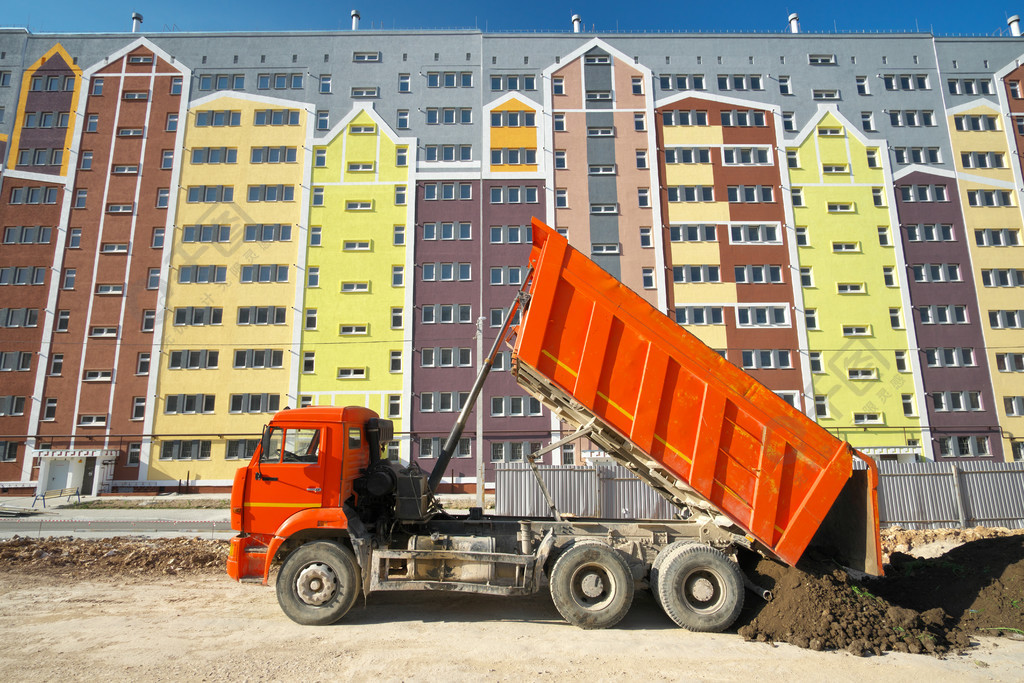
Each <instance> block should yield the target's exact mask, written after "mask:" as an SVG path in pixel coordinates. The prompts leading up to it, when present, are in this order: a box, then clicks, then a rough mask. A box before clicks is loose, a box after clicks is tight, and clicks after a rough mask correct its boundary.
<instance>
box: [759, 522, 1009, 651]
mask: <svg viewBox="0 0 1024 683" xmlns="http://www.w3.org/2000/svg"><path fill="white" fill-rule="evenodd" d="M937 543H941V544H948V545H950V546H957V547H953V548H952V549H951V550H949V551H948V552H946V553H944V554H941V555H939V556H938V557H934V558H932V557H925V558H916V557H912V556H910V555H909V554H907V552H901V551H899V550H897V548H902V549H904V550H905V551H908V552H913V551H914V550H915V549H921V548H925V549H931V548H934V547H935V545H936V544H937ZM958 544H959V545H958ZM883 546H884V547H885V549H886V550H888V551H889V553H890V555H889V565H888V566H887V567H886V576H885V578H882V579H870V578H868V579H864V580H859V581H858V580H854V579H852V578H851V577H850V576H849V575H847V574H846V573H845V572H843V571H840V570H833V569H830V568H824V567H821V566H814V565H811V564H807V565H801V568H800V569H793V568H790V567H786V566H784V565H781V564H779V563H777V562H774V561H771V560H766V559H752V558H747V559H746V562H745V564H744V569H745V570H746V571H747V573H748V575H749V576H750V577H751V578H752V579H753V580H754V582H755V583H758V584H759V585H762V586H764V587H766V588H769V589H770V590H772V591H773V593H774V599H773V600H772V601H771V602H769V603H767V604H763V603H761V604H760V605H759V606H755V607H754V608H753V609H752V612H753V613H752V614H749V615H748V616H747V620H746V623H745V624H744V625H743V626H742V627H741V628H740V631H739V632H740V635H742V636H743V637H745V638H747V639H748V640H754V639H757V640H767V641H785V642H789V643H792V644H794V645H798V646H800V647H810V648H813V649H816V650H818V649H847V650H849V651H851V652H854V653H856V654H869V653H875V654H878V653H881V652H885V651H888V650H896V651H901V652H913V653H927V654H936V655H942V654H945V653H947V652H955V651H959V650H962V649H964V648H966V647H968V646H969V645H970V638H969V634H970V633H972V632H981V633H988V634H1007V635H1015V636H1016V635H1021V634H1024V535H1022V534H1020V533H1017V532H1010V531H1008V530H1005V529H1003V530H999V529H966V530H962V529H943V530H935V531H905V530H887V532H886V533H884V534H883Z"/></svg>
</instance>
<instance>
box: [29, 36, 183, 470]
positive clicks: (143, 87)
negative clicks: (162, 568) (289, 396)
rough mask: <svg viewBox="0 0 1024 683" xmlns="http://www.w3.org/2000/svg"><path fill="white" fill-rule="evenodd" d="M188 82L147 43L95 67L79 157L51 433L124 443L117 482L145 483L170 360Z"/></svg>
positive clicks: (69, 439)
mask: <svg viewBox="0 0 1024 683" xmlns="http://www.w3.org/2000/svg"><path fill="white" fill-rule="evenodd" d="M181 78H182V74H181V72H180V71H178V70H177V69H175V68H174V67H172V66H171V65H170V64H168V63H166V62H164V61H163V60H161V59H160V58H159V57H158V56H156V55H154V54H153V53H152V52H150V51H149V50H146V49H144V48H138V49H136V50H133V51H132V52H130V53H129V54H127V55H124V56H122V57H121V58H120V59H117V60H116V61H114V62H113V63H111V64H110V65H109V66H107V67H104V68H103V69H101V70H99V71H97V72H96V73H95V74H93V76H92V78H91V86H90V94H89V96H88V100H87V102H86V107H85V112H86V114H85V126H84V128H83V133H82V137H81V141H80V147H79V154H78V156H77V159H76V162H77V166H78V170H77V175H76V182H75V185H74V191H73V194H72V197H71V201H72V202H73V204H72V207H73V208H72V210H71V215H70V219H69V243H68V249H67V251H66V254H65V261H64V269H63V275H62V277H64V278H65V282H66V281H67V280H68V278H69V277H70V276H69V272H70V271H74V281H73V287H63V286H62V288H61V291H60V293H59V297H58V300H57V309H58V311H67V312H68V315H69V317H70V322H69V325H68V330H67V332H64V333H57V334H55V337H54V340H55V341H54V346H53V352H54V353H61V354H63V372H62V374H61V376H59V377H58V376H51V377H48V378H47V382H46V387H45V391H44V393H45V395H46V396H48V397H53V398H56V399H57V407H56V411H55V413H56V414H55V416H54V419H53V420H52V421H46V422H43V423H41V425H40V433H41V435H42V436H43V441H44V445H45V444H46V443H48V444H49V445H50V446H51V447H52V448H67V447H71V446H74V447H77V448H85V447H99V446H104V447H105V448H108V449H113V450H118V451H119V455H118V457H117V461H116V464H115V466H114V473H113V478H114V479H136V478H138V474H137V472H138V467H137V463H135V462H132V463H129V462H128V457H129V453H128V451H129V444H131V443H138V442H139V441H141V434H142V427H143V424H144V423H143V418H144V415H145V410H146V407H147V405H148V403H149V402H150V401H151V399H149V397H148V396H147V385H148V381H149V378H148V374H149V372H150V371H154V372H155V371H156V367H157V364H158V359H152V358H150V354H151V347H152V343H153V326H154V324H155V320H156V314H157V309H158V304H157V285H158V282H159V277H160V276H159V269H160V262H161V254H162V246H163V241H164V239H163V237H162V236H163V234H164V232H165V230H166V229H167V228H166V223H167V211H168V208H167V207H168V205H169V203H170V201H171V197H172V194H171V191H170V186H171V165H172V163H171V162H172V161H173V160H174V150H175V136H176V132H175V131H174V130H167V128H168V127H169V126H168V125H167V122H168V115H178V114H179V110H180V108H181V96H180V94H177V93H174V92H172V81H173V80H174V79H181ZM176 90H177V92H178V93H180V89H176ZM167 239H169V236H168V237H167ZM62 284H63V283H62ZM133 457H134V453H133Z"/></svg>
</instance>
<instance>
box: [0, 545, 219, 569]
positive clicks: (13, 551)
mask: <svg viewBox="0 0 1024 683" xmlns="http://www.w3.org/2000/svg"><path fill="white" fill-rule="evenodd" d="M227 556H228V544H227V543H226V542H224V541H214V540H208V539H200V538H161V539H137V538H135V539H133V538H105V539H88V540H86V539H80V538H70V537H68V538H39V539H37V538H22V537H18V536H15V537H14V538H11V539H9V540H0V571H4V570H6V571H19V572H27V573H35V572H39V573H46V574H48V575H53V576H68V577H84V576H93V575H101V576H122V575H124V576H131V575H139V574H150V573H156V574H185V575H190V574H208V573H214V572H223V571H224V565H225V562H226V561H227Z"/></svg>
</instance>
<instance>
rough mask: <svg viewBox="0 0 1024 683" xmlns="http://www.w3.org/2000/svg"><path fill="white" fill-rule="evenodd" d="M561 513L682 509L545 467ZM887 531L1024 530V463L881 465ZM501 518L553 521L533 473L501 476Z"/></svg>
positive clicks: (591, 470) (618, 480)
mask: <svg viewBox="0 0 1024 683" xmlns="http://www.w3.org/2000/svg"><path fill="white" fill-rule="evenodd" d="M538 469H539V470H540V473H541V476H542V477H543V479H544V483H545V485H546V486H547V487H548V490H549V491H550V492H551V495H552V498H554V501H555V506H556V507H557V508H558V510H559V512H562V513H570V514H573V515H578V516H581V517H603V518H606V519H630V518H632V519H668V518H671V517H672V514H673V512H674V511H675V508H674V507H672V506H671V505H670V504H669V503H668V501H666V500H665V499H664V498H662V497H661V496H659V495H658V494H657V493H655V492H654V490H653V489H651V488H650V487H649V486H647V485H646V484H644V483H643V482H642V481H640V480H639V479H637V478H636V477H635V476H634V475H633V474H632V473H631V472H630V471H629V470H627V469H626V468H624V467H621V466H619V465H597V466H572V465H561V466H550V465H544V466H540V467H538ZM878 469H879V473H880V475H881V478H880V480H879V487H878V512H879V517H880V519H881V524H882V526H883V527H885V526H890V525H893V524H899V525H900V526H902V527H905V528H908V529H932V528H942V527H973V526H1005V527H1010V528H1016V529H1021V528H1024V463H988V462H977V461H965V462H941V463H908V464H899V463H890V462H882V463H879V467H878ZM495 512H496V513H497V514H499V515H511V516H524V517H538V516H547V515H549V514H550V513H549V510H548V506H547V502H546V501H545V500H544V496H543V494H542V493H541V491H540V486H538V485H537V480H536V478H535V477H534V475H533V472H532V471H531V470H530V468H529V466H527V465H499V466H498V467H497V468H496V504H495Z"/></svg>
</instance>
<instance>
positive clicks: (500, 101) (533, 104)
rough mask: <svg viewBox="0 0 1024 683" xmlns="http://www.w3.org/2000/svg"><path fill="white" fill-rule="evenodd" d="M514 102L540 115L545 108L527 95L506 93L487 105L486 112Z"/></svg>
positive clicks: (513, 92) (514, 92) (485, 106)
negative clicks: (520, 103)
mask: <svg viewBox="0 0 1024 683" xmlns="http://www.w3.org/2000/svg"><path fill="white" fill-rule="evenodd" d="M512 100H516V101H517V102H522V103H523V104H525V105H526V106H528V107H530V108H532V109H533V110H534V111H536V112H538V113H540V112H541V111H542V110H543V108H544V105H542V104H541V103H539V102H537V101H535V100H532V99H530V98H529V97H527V96H526V95H523V94H521V93H519V92H516V91H512V92H510V93H505V94H504V95H502V96H501V97H499V98H497V99H496V100H491V101H490V102H488V103H487V104H485V105H484V111H490V110H491V109H495V108H497V107H500V106H501V105H503V104H505V103H506V102H510V101H512Z"/></svg>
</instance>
